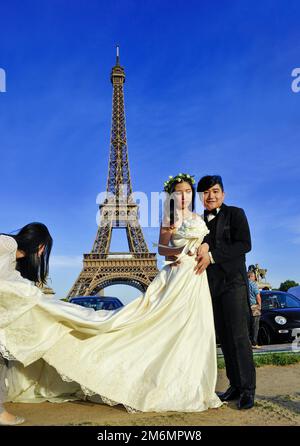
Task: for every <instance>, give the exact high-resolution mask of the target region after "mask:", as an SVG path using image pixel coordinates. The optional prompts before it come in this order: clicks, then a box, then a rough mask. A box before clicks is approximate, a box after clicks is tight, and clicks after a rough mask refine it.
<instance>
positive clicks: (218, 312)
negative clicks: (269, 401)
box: [210, 273, 256, 393]
mask: <svg viewBox="0 0 300 446" xmlns="http://www.w3.org/2000/svg"><path fill="white" fill-rule="evenodd" d="M210 280H212V278H210ZM212 303H213V310H214V320H215V328H216V333H217V336H218V338H219V342H220V344H221V348H222V351H223V355H224V360H225V366H226V374H227V377H228V379H229V382H230V385H231V386H233V387H235V388H237V389H239V390H240V391H241V392H242V391H248V392H250V393H254V391H255V381H256V379H255V375H256V374H255V366H254V361H253V353H252V345H251V342H250V337H249V329H250V306H249V301H248V292H247V287H246V284H245V280H244V279H243V277H242V275H241V274H240V273H238V274H237V275H236V276H235V277H234V278H232V279H230V280H229V281H228V280H227V281H226V282H225V283H224V287H223V290H221V292H220V290H219V292H218V293H213V292H212Z"/></svg>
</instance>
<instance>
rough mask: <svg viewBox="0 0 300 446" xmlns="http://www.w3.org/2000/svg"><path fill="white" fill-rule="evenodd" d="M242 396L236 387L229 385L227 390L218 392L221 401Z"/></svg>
mask: <svg viewBox="0 0 300 446" xmlns="http://www.w3.org/2000/svg"><path fill="white" fill-rule="evenodd" d="M239 396H240V391H239V390H238V389H237V388H235V387H232V386H230V387H228V389H227V390H226V392H223V393H220V394H218V397H219V398H220V400H221V401H232V400H237V399H238V398H239Z"/></svg>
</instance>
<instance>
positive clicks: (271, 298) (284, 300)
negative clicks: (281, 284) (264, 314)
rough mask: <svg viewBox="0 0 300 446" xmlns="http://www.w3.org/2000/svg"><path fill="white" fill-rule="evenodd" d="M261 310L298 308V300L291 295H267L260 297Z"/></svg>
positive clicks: (299, 306) (299, 305)
mask: <svg viewBox="0 0 300 446" xmlns="http://www.w3.org/2000/svg"><path fill="white" fill-rule="evenodd" d="M262 297H263V299H262V308H263V309H272V308H300V300H299V299H297V298H296V297H294V296H292V295H291V294H288V293H285V294H275V293H274V294H268V295H267V296H262Z"/></svg>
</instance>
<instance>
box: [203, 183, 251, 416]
mask: <svg viewBox="0 0 300 446" xmlns="http://www.w3.org/2000/svg"><path fill="white" fill-rule="evenodd" d="M197 192H200V198H201V199H202V201H203V204H204V207H205V211H204V220H205V222H206V225H207V227H208V229H209V230H210V233H209V234H208V236H206V237H205V239H204V241H203V243H204V242H206V243H208V244H209V252H208V253H207V252H204V250H202V249H201V247H200V248H199V249H198V253H197V266H196V267H195V270H196V274H201V273H202V272H203V271H204V270H205V269H206V268H207V276H208V282H209V287H210V292H211V297H212V303H213V310H214V319H215V328H216V333H217V336H218V338H219V341H220V343H221V347H222V351H223V354H224V359H225V365H226V373H227V377H228V379H229V382H230V387H229V388H228V389H227V390H226V392H224V393H222V394H220V395H219V398H220V399H221V400H222V401H230V400H235V399H238V408H239V409H250V408H251V407H253V405H254V393H255V366H254V362H253V354H252V346H251V342H250V339H249V323H250V305H249V297H248V278H247V271H246V265H245V254H246V253H247V252H249V251H250V250H251V237H250V231H249V226H248V222H247V218H246V215H245V213H244V211H243V209H240V208H237V207H233V206H226V205H225V204H224V196H225V194H224V187H223V182H222V178H221V177H220V176H218V175H212V176H211V175H207V176H205V177H203V178H201V180H200V181H199V183H198V186H197Z"/></svg>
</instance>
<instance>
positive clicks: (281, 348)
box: [217, 343, 300, 356]
mask: <svg viewBox="0 0 300 446" xmlns="http://www.w3.org/2000/svg"><path fill="white" fill-rule="evenodd" d="M217 352H218V356H223V354H222V350H221V348H220V347H219V348H218V349H217ZM279 352H295V353H300V348H299V347H298V349H297V350H296V349H295V346H293V344H292V343H291V344H288V343H287V344H274V345H262V346H261V348H260V349H253V353H254V354H257V353H279Z"/></svg>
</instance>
